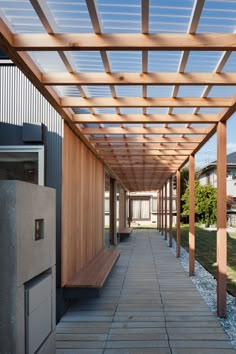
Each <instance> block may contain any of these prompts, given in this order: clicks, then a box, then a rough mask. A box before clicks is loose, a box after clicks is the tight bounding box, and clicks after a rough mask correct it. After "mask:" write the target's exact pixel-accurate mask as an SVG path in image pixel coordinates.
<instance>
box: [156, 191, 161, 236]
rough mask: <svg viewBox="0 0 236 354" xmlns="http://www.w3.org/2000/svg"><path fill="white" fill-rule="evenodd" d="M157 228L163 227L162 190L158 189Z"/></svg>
mask: <svg viewBox="0 0 236 354" xmlns="http://www.w3.org/2000/svg"><path fill="white" fill-rule="evenodd" d="M157 213H158V214H157V215H158V218H157V229H158V230H160V228H161V190H159V191H158V205H157Z"/></svg>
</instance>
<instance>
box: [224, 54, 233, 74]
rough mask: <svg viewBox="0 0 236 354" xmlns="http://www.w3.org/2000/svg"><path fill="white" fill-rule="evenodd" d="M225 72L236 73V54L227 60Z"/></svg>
mask: <svg viewBox="0 0 236 354" xmlns="http://www.w3.org/2000/svg"><path fill="white" fill-rule="evenodd" d="M222 71H223V72H236V52H232V53H231V55H230V57H229V59H228V60H227V62H226V64H225V66H224V68H223V70H222Z"/></svg>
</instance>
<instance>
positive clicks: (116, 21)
mask: <svg viewBox="0 0 236 354" xmlns="http://www.w3.org/2000/svg"><path fill="white" fill-rule="evenodd" d="M96 4H97V8H98V12H99V15H100V20H101V24H102V31H103V32H105V33H109V32H110V33H114V32H118V33H122V32H123V33H127V32H128V33H138V32H140V30H141V2H140V0H129V1H127V0H119V2H117V3H114V1H112V0H97V1H96Z"/></svg>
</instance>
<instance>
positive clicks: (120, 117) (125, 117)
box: [72, 114, 218, 124]
mask: <svg viewBox="0 0 236 354" xmlns="http://www.w3.org/2000/svg"><path fill="white" fill-rule="evenodd" d="M72 119H73V122H74V123H76V124H77V123H81V124H82V123H83V124H84V123H87V124H89V123H97V124H100V123H105V124H107V123H120V124H123V123H141V124H148V123H162V124H163V123H172V124H177V123H180V124H183V123H201V124H202V123H216V122H218V116H217V115H216V114H74V115H73V118H72Z"/></svg>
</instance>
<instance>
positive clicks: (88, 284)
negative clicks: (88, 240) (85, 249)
mask: <svg viewBox="0 0 236 354" xmlns="http://www.w3.org/2000/svg"><path fill="white" fill-rule="evenodd" d="M119 256H120V250H119V249H117V248H105V249H103V250H101V251H100V252H99V253H98V254H97V255H96V256H95V257H94V258H93V259H92V260H91V261H90V262H89V263H88V264H86V265H85V266H84V267H83V268H82V269H81V270H80V271H79V272H78V273H76V274H75V275H74V277H73V278H72V279H71V280H70V281H69V282H68V283H67V284H66V287H67V288H101V287H102V286H103V284H104V283H105V281H106V279H107V277H108V275H109V273H110V271H111V270H112V268H113V266H114V265H115V263H116V261H117V259H118V258H119Z"/></svg>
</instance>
